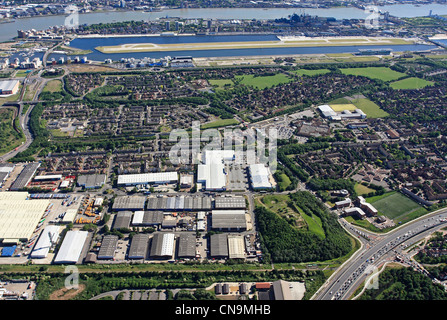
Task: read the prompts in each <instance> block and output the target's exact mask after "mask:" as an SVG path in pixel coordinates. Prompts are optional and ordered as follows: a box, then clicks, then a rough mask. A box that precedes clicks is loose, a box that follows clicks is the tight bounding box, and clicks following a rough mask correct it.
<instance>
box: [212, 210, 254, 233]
mask: <svg viewBox="0 0 447 320" xmlns="http://www.w3.org/2000/svg"><path fill="white" fill-rule="evenodd" d="M211 225H212V229H227V230H246V229H247V220H246V217H245V211H244V210H213V211H212V212H211Z"/></svg>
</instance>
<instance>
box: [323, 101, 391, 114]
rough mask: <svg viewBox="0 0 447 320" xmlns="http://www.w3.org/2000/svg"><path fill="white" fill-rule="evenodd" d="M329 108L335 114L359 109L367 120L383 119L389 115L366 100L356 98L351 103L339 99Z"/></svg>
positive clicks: (330, 104)
mask: <svg viewBox="0 0 447 320" xmlns="http://www.w3.org/2000/svg"><path fill="white" fill-rule="evenodd" d="M329 106H330V107H331V108H332V109H333V110H334V111H335V112H341V111H343V110H350V111H352V110H355V109H360V110H362V111H363V112H364V113H366V116H367V117H368V118H383V117H387V116H388V115H389V114H388V112H386V111H384V110H382V109H380V107H379V106H378V105H377V104H375V103H374V102H372V101H371V100H369V99H366V98H357V99H353V100H352V101H349V100H348V99H346V98H339V99H336V100H334V101H332V102H330V103H329Z"/></svg>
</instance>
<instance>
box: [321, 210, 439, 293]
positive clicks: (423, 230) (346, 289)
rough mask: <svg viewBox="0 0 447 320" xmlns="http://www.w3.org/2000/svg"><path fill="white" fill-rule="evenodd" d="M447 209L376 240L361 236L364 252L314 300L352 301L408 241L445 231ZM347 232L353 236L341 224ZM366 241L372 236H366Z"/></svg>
mask: <svg viewBox="0 0 447 320" xmlns="http://www.w3.org/2000/svg"><path fill="white" fill-rule="evenodd" d="M442 219H447V209H441V210H437V211H435V212H432V213H430V214H428V215H425V216H424V217H422V218H419V219H417V220H414V221H412V222H408V223H406V224H405V225H403V226H402V227H399V228H397V229H395V230H393V231H390V232H389V233H387V234H383V235H381V236H380V237H378V238H376V239H372V238H370V239H371V240H369V241H368V240H366V239H364V238H363V237H361V236H360V235H358V234H355V235H356V236H358V237H359V240H361V242H362V248H361V249H360V250H358V251H357V252H356V253H355V254H354V255H353V256H352V257H351V258H350V259H349V260H348V261H346V262H345V263H344V264H343V265H342V266H341V267H340V269H339V270H337V271H336V272H335V273H334V274H333V275H332V276H331V277H330V278H329V279H328V281H327V282H326V283H325V284H324V285H323V286H322V287H321V288H320V290H319V291H318V292H317V293H316V294H315V295H314V297H313V299H315V300H344V299H349V298H350V297H351V295H352V294H353V293H354V291H355V290H356V289H357V287H358V286H359V285H360V284H362V283H363V282H364V281H365V279H366V278H367V277H368V272H371V271H374V270H375V268H377V267H378V266H380V265H381V264H382V263H383V262H384V258H387V257H389V254H390V253H393V252H395V251H393V250H395V249H397V248H399V247H400V246H401V245H402V244H403V243H405V242H407V241H411V240H412V241H416V240H420V239H422V238H423V237H424V236H426V235H428V234H430V233H432V232H434V231H436V230H437V229H439V228H441V227H444V226H445V225H446V223H447V220H446V221H442ZM342 224H343V226H344V227H345V229H347V230H349V231H350V232H351V233H352V230H353V229H352V228H349V226H348V224H347V223H346V222H342ZM364 234H365V235H366V236H367V237H368V235H369V236H370V235H371V234H370V233H369V234H366V233H364Z"/></svg>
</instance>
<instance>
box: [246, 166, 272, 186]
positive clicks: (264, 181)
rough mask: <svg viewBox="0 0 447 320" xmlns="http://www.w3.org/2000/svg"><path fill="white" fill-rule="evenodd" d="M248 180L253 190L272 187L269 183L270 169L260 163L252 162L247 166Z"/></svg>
mask: <svg viewBox="0 0 447 320" xmlns="http://www.w3.org/2000/svg"><path fill="white" fill-rule="evenodd" d="M248 170H249V172H250V182H251V187H252V188H253V190H265V189H271V188H273V186H272V184H271V183H270V170H269V168H268V167H266V166H265V165H264V164H262V163H256V164H252V165H250V166H249V168H248Z"/></svg>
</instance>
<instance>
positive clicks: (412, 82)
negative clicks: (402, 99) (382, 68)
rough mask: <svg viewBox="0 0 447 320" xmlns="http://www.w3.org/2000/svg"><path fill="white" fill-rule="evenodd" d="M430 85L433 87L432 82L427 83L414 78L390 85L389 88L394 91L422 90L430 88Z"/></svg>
mask: <svg viewBox="0 0 447 320" xmlns="http://www.w3.org/2000/svg"><path fill="white" fill-rule="evenodd" d="M432 85H434V82H432V81H427V80H424V79H419V78H415V77H411V78H407V79H402V80H399V81H395V82H392V83H390V87H391V88H393V89H395V90H405V89H422V88H425V87H427V86H432Z"/></svg>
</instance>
